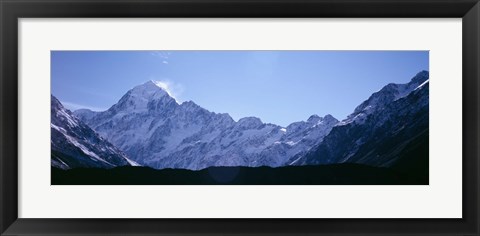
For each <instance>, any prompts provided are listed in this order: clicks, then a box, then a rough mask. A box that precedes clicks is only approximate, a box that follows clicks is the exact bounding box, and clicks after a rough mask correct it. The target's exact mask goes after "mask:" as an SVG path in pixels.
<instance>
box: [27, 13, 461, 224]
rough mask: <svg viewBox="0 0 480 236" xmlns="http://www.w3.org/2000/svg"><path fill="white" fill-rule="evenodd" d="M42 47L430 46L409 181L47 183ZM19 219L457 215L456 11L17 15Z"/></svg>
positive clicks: (45, 56) (46, 77) (46, 68)
mask: <svg viewBox="0 0 480 236" xmlns="http://www.w3.org/2000/svg"><path fill="white" fill-rule="evenodd" d="M51 50H429V51H430V62H429V64H430V69H429V71H430V94H429V96H430V129H429V132H430V134H429V136H430V159H429V160H430V167H429V168H430V169H429V171H430V179H429V183H430V184H429V185H419V186H408V185H405V186H393V185H392V186H390V185H388V186H383V185H379V186H369V185H361V186H347V185H343V186H342V185H338V186H324V185H312V186H231V185H228V186H160V185H150V186H149V185H147V186H102V185H101V186H52V185H50V51H51ZM18 65H19V91H18V92H19V114H18V115H19V140H18V141H19V163H18V164H19V170H18V171H19V183H18V190H19V193H18V194H19V206H18V207H19V212H18V214H19V215H18V216H19V218H461V217H462V20H461V19H453V18H450V19H169V18H164V19H60V18H58V19H32V18H30V19H21V20H20V21H19V61H18Z"/></svg>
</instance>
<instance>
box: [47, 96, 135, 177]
mask: <svg viewBox="0 0 480 236" xmlns="http://www.w3.org/2000/svg"><path fill="white" fill-rule="evenodd" d="M50 126H51V149H52V155H51V156H52V158H51V164H52V166H55V167H57V168H61V169H70V168H77V167H96V168H112V167H116V166H125V165H135V164H136V163H134V162H133V161H130V160H129V159H128V158H127V157H126V155H125V154H123V153H122V152H121V151H120V150H119V149H117V148H116V147H115V146H113V145H112V144H110V143H109V142H108V141H106V140H104V139H103V138H101V137H100V136H99V135H98V134H97V133H95V131H93V130H92V129H90V127H88V126H87V125H86V124H85V123H84V122H82V121H80V120H79V119H77V118H76V117H75V116H73V115H72V113H71V112H70V111H69V110H67V109H65V108H64V107H63V105H62V104H61V103H60V101H58V100H57V99H56V98H55V97H54V96H51V123H50Z"/></svg>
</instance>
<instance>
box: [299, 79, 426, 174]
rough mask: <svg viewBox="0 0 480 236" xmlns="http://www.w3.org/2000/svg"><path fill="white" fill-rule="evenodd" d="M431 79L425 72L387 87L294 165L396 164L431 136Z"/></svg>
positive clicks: (357, 109)
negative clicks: (418, 143)
mask: <svg viewBox="0 0 480 236" xmlns="http://www.w3.org/2000/svg"><path fill="white" fill-rule="evenodd" d="M428 81H429V75H428V72H426V71H422V72H420V73H418V74H417V75H416V76H415V77H414V78H413V79H412V80H411V81H410V82H409V83H408V84H389V85H387V86H385V87H384V88H383V89H381V90H380V91H379V92H376V93H374V94H372V96H371V97H370V98H369V99H368V100H366V101H365V102H363V103H362V104H361V105H359V106H358V107H357V108H356V109H355V111H354V112H353V113H352V114H351V115H350V116H348V118H347V119H345V120H343V121H342V122H340V123H338V124H337V125H336V126H335V127H334V128H333V129H332V130H331V132H330V133H329V134H328V135H327V136H326V137H325V138H324V140H323V142H322V143H320V144H319V145H318V146H317V147H315V148H312V149H311V151H310V152H309V153H307V154H306V155H305V156H302V157H300V158H299V159H297V160H293V161H292V162H291V163H290V164H294V165H317V164H330V163H345V162H351V163H360V164H366V165H372V166H382V167H389V166H392V165H394V164H395V163H396V162H397V161H398V160H397V159H398V157H399V156H401V155H399V154H400V153H402V152H404V151H405V150H406V149H408V148H409V147H411V146H412V145H414V143H413V142H416V141H418V140H419V139H418V138H419V137H422V138H426V139H428V128H429V123H428V119H429V83H428ZM427 141H428V140H427Z"/></svg>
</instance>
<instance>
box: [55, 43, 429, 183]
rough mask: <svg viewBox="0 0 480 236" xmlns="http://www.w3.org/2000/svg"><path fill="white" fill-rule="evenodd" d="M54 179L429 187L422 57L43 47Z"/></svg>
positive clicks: (370, 53)
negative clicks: (47, 64) (48, 86)
mask: <svg viewBox="0 0 480 236" xmlns="http://www.w3.org/2000/svg"><path fill="white" fill-rule="evenodd" d="M50 55H51V68H50V69H51V107H50V109H51V120H50V121H51V122H50V127H51V162H50V165H51V184H52V185H428V184H429V52H428V51H319V50H306V51H295V50H294V51H289V50H277V51H268V50H265V51H262V50H252V51H249V50H239V51H229V50H215V51H210V50H199V51H191V50H164V51H159V50H150V51H51V54H50Z"/></svg>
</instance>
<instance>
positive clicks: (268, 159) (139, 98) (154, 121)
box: [73, 71, 429, 170]
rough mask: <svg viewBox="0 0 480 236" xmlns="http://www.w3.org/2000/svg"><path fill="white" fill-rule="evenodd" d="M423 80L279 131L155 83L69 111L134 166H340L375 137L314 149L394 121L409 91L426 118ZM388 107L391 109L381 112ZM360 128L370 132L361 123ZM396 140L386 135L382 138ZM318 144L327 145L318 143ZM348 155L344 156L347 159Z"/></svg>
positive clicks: (419, 78) (385, 90) (416, 78)
mask: <svg viewBox="0 0 480 236" xmlns="http://www.w3.org/2000/svg"><path fill="white" fill-rule="evenodd" d="M428 83H429V73H428V71H421V72H419V73H417V74H416V75H415V76H414V77H413V78H412V79H411V80H410V82H408V83H406V84H393V83H392V84H388V85H386V86H384V87H383V88H382V89H380V90H379V91H377V92H375V93H373V94H372V95H371V96H370V97H369V98H368V99H367V100H365V101H363V102H362V103H361V104H360V105H359V106H357V107H356V108H355V110H354V111H353V112H352V113H351V114H350V115H349V116H347V118H346V119H344V120H342V121H338V120H337V119H336V118H334V117H333V116H331V115H329V114H328V115H325V116H324V117H320V116H318V115H311V116H310V117H308V119H307V120H306V121H299V122H293V123H291V124H289V125H288V126H286V127H282V126H278V125H275V124H269V123H263V122H262V121H261V120H260V118H257V117H244V118H241V119H239V120H238V121H234V120H233V119H232V117H231V116H230V115H229V114H228V113H215V112H211V111H208V110H207V109H204V108H202V107H201V106H199V105H197V104H196V103H194V102H193V101H187V102H183V103H181V104H180V103H178V102H177V101H176V100H175V99H174V98H173V97H171V95H170V94H169V93H168V92H167V91H166V90H165V89H164V88H162V87H161V86H159V85H158V84H155V82H154V81H147V82H146V83H144V84H142V85H138V86H136V87H134V88H132V89H131V90H129V91H128V92H127V93H125V95H124V96H122V98H121V99H120V100H119V101H118V102H117V103H116V104H114V105H112V106H111V107H110V108H109V109H108V110H106V111H103V112H93V111H90V110H86V109H81V110H77V111H75V112H74V113H73V114H74V115H75V116H76V117H78V118H79V120H81V121H83V122H85V123H86V124H87V125H88V126H90V127H91V128H92V129H93V130H95V131H96V132H97V133H98V134H99V135H100V136H101V137H103V138H104V139H106V140H108V141H109V142H111V143H112V144H113V145H115V146H116V147H118V148H119V149H120V150H122V151H123V152H125V153H126V154H127V155H128V156H130V157H131V158H132V159H133V161H136V162H139V163H140V164H142V165H145V166H150V167H153V168H157V169H164V168H184V169H190V170H199V169H204V168H207V167H210V166H246V167H258V166H270V167H278V166H286V165H306V164H322V163H335V162H334V161H336V162H339V163H342V162H348V161H347V160H350V161H353V160H356V161H358V162H361V161H362V160H364V159H362V158H360V157H358V156H357V157H355V158H352V157H354V156H355V155H357V154H356V153H357V152H359V150H362V149H361V146H362V145H364V144H365V143H367V142H368V141H369V140H365V139H367V138H368V139H375V137H374V136H365V135H368V134H367V133H364V136H362V137H356V136H355V138H356V139H355V140H349V146H348V147H349V148H347V147H344V148H343V149H341V148H340V149H341V150H344V149H345V150H346V151H345V152H347V151H348V152H351V153H350V154H349V153H346V154H342V155H339V157H332V156H331V155H330V154H328V153H330V152H331V153H335V152H334V151H332V150H330V151H328V152H327V154H325V153H323V154H322V155H320V156H319V155H318V153H319V151H318V150H320V149H322V147H323V148H324V150H327V149H325V147H324V146H325V145H324V144H325V143H328V142H335V140H338V138H333V137H334V136H335V135H340V134H342V135H345V137H353V136H351V135H350V134H349V133H352V132H353V133H356V135H358V136H361V135H362V131H361V129H362V128H364V129H365V130H364V131H366V130H370V131H369V132H371V133H372V132H373V133H375V132H379V131H378V130H381V129H380V128H379V127H380V126H382V124H384V123H385V122H387V123H388V122H389V121H388V119H390V118H392V117H393V118H392V119H397V121H398V120H400V121H401V119H400V118H398V117H395V113H396V112H397V109H398V107H396V106H400V105H401V102H405V101H407V98H409V97H411V96H410V95H411V94H420V93H422V94H423V95H421V97H422V96H423V97H422V98H423V100H422V101H423V102H424V104H421V105H418V106H419V107H420V106H421V107H425V105H426V106H427V109H423V110H422V109H418V110H415V111H414V112H413V110H412V112H413V113H415V112H416V113H418V114H420V115H423V116H422V117H425V112H426V117H428ZM421 91H423V92H421ZM425 91H426V92H425ZM419 96H420V95H419ZM425 97H426V99H425ZM412 99H413V98H411V99H410V100H412ZM410 102H411V101H410ZM392 104H393V105H392ZM402 104H403V103H402ZM410 105H413V106H415V105H416V104H415V103H408V104H406V105H405V104H403V108H404V109H403V110H402V111H403V112H408V109H407V108H408V106H410ZM389 106H393V107H391V108H388V107H389ZM387 108H388V109H387ZM382 113H385V114H382ZM415 115H416V114H411V116H415ZM409 117H410V116H409ZM410 118H411V117H410ZM410 118H409V119H407V120H406V122H404V123H405V125H406V126H409V125H412V126H414V127H417V126H415V125H420V126H418V127H421V129H420V130H419V131H421V132H423V131H422V130H425V129H426V130H428V122H427V125H426V126H425V121H424V120H422V122H423V123H421V124H417V123H418V122H417V123H415V122H414V121H413V120H412V119H410ZM372 119H376V120H375V122H376V123H375V124H372V122H373V121H372ZM422 119H424V118H422ZM365 123H367V124H369V125H370V126H371V127H370V126H369V127H367V126H365ZM385 127H386V126H384V128H385ZM392 127H393V126H392ZM425 127H426V128H425ZM385 129H386V128H385ZM332 130H334V132H333V131H332ZM387 131H388V130H387ZM332 132H333V134H332ZM409 134H410V133H409ZM399 137H400V136H394V135H392V136H385V138H386V139H393V138H399ZM324 139H327V141H328V142H327V141H325V142H324ZM352 139H353V138H352ZM380 144H382V143H380ZM322 145H324V146H322ZM382 145H383V144H382ZM405 145H407V146H408V144H405ZM340 149H339V150H340ZM320 153H321V152H320ZM329 155H330V156H329ZM348 155H351V156H349V157H347V156H348ZM358 155H359V154H358ZM340 156H341V158H340ZM350 158H351V159H350ZM318 160H322V161H318ZM369 160H370V161H367V162H362V164H372V165H374V166H383V165H391V164H392V163H393V162H392V160H384V162H383V163H377V162H375V161H373V160H374V158H373V159H372V158H370V159H369ZM386 163H387V164H386ZM388 163H390V164H388Z"/></svg>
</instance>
